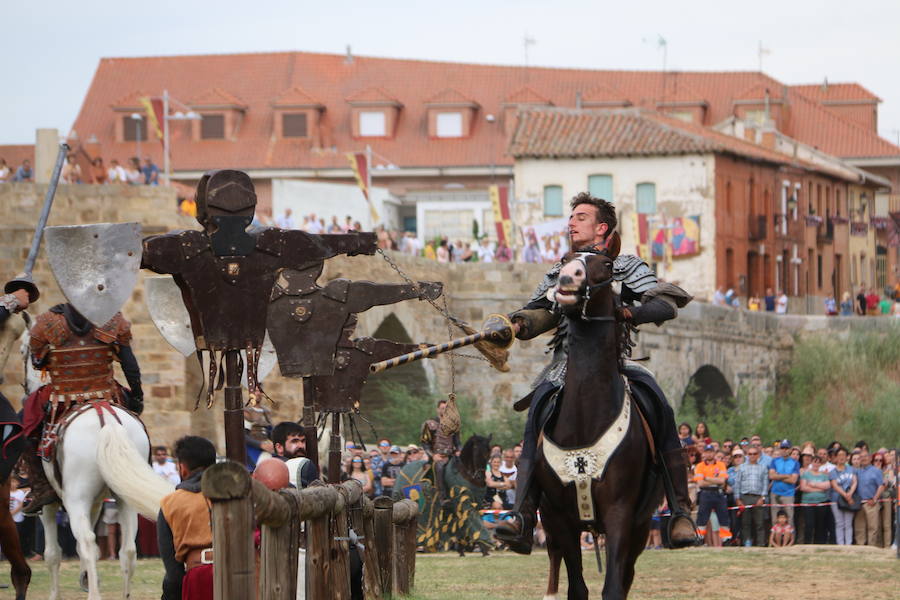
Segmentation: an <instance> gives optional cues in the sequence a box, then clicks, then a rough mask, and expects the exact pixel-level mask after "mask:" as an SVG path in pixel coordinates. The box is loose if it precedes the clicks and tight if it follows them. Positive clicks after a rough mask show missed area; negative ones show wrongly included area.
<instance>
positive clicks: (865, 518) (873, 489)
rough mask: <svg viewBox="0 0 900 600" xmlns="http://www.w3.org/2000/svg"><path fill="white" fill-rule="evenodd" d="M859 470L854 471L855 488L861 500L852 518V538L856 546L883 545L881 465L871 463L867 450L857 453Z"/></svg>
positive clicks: (882, 481)
mask: <svg viewBox="0 0 900 600" xmlns="http://www.w3.org/2000/svg"><path fill="white" fill-rule="evenodd" d="M859 464H860V466H859V470H858V471H857V473H856V478H857V490H858V491H859V497H860V499H861V500H862V510H860V511H857V513H856V515H855V516H854V518H853V533H854V536H853V537H854V540H855V541H856V544H857V545H858V546H879V547H881V546H883V543H882V540H881V503H880V502H879V500H880V499H881V492H882V491H883V490H884V475H883V474H882V472H881V467H878V466H875V465H873V464H872V457H871V455H870V454H869V451H868V450H861V451H860V453H859Z"/></svg>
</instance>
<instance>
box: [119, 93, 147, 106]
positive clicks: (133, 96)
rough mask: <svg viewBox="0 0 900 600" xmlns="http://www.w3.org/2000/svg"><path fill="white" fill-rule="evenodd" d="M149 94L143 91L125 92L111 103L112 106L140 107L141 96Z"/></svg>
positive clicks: (144, 96)
mask: <svg viewBox="0 0 900 600" xmlns="http://www.w3.org/2000/svg"><path fill="white" fill-rule="evenodd" d="M149 95H150V94H147V93H145V92H132V93H130V94H126V95H124V96H122V97H121V98H119V99H118V100H116V101H115V102H113V103H112V105H111V106H112V107H113V108H140V107H141V98H146V97H147V96H149Z"/></svg>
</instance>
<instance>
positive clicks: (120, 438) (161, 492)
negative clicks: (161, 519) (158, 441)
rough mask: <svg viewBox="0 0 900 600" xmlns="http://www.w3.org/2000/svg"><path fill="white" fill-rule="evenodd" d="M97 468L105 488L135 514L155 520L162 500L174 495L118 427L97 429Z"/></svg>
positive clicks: (166, 482) (120, 427) (109, 425)
mask: <svg viewBox="0 0 900 600" xmlns="http://www.w3.org/2000/svg"><path fill="white" fill-rule="evenodd" d="M97 466H98V467H99V468H100V474H101V475H102V476H103V479H104V481H106V484H107V485H108V486H109V488H110V489H111V490H112V491H113V492H114V493H115V494H116V496H119V497H120V498H121V499H122V500H124V501H125V502H126V503H127V504H128V505H130V506H132V507H134V508H135V509H136V510H137V511H138V512H139V513H141V514H142V515H144V516H145V517H147V518H148V519H151V520H153V521H155V520H156V518H157V516H158V514H159V503H160V501H161V500H162V498H163V496H165V495H167V494H171V493H172V492H173V491H175V486H173V485H172V484H171V483H170V482H169V481H167V480H166V479H164V478H162V477H160V476H159V475H157V474H156V472H155V471H154V470H153V468H152V467H151V466H150V465H149V464H148V463H147V459H146V457H143V456H141V455H140V454H139V453H138V451H137V448H136V447H135V445H134V443H133V442H132V441H131V439H129V437H128V434H127V432H126V431H125V428H124V427H122V425H120V424H119V423H115V422H113V423H109V422H107V424H106V425H105V426H104V427H102V428H101V429H100V436H99V442H98V444H97Z"/></svg>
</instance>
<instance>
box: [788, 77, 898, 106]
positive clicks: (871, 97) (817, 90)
mask: <svg viewBox="0 0 900 600" xmlns="http://www.w3.org/2000/svg"><path fill="white" fill-rule="evenodd" d="M791 89H792V90H796V91H798V92H800V93H801V94H803V95H804V96H806V97H807V98H810V99H812V100H815V101H816V102H824V103H826V104H827V103H828V102H842V101H847V100H859V101H861V102H881V98H879V97H878V96H876V95H875V94H873V93H872V92H870V91H869V90H867V89H866V88H864V87H863V86H861V85H859V84H858V83H827V82H826V83H813V84H805V85H792V86H791Z"/></svg>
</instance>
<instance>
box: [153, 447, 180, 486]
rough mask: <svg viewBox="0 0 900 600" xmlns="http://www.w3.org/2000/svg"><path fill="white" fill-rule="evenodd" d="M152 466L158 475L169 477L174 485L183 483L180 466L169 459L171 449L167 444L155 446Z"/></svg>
mask: <svg viewBox="0 0 900 600" xmlns="http://www.w3.org/2000/svg"><path fill="white" fill-rule="evenodd" d="M152 466H153V470H154V471H155V472H156V474H157V475H159V476H160V477H162V478H163V479H167V480H168V481H169V483H171V484H172V485H178V484H179V483H181V476H180V475H179V474H178V467H176V466H175V463H173V462H172V461H171V460H169V450H168V449H167V448H166V447H165V446H156V447H154V448H153V462H152Z"/></svg>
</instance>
